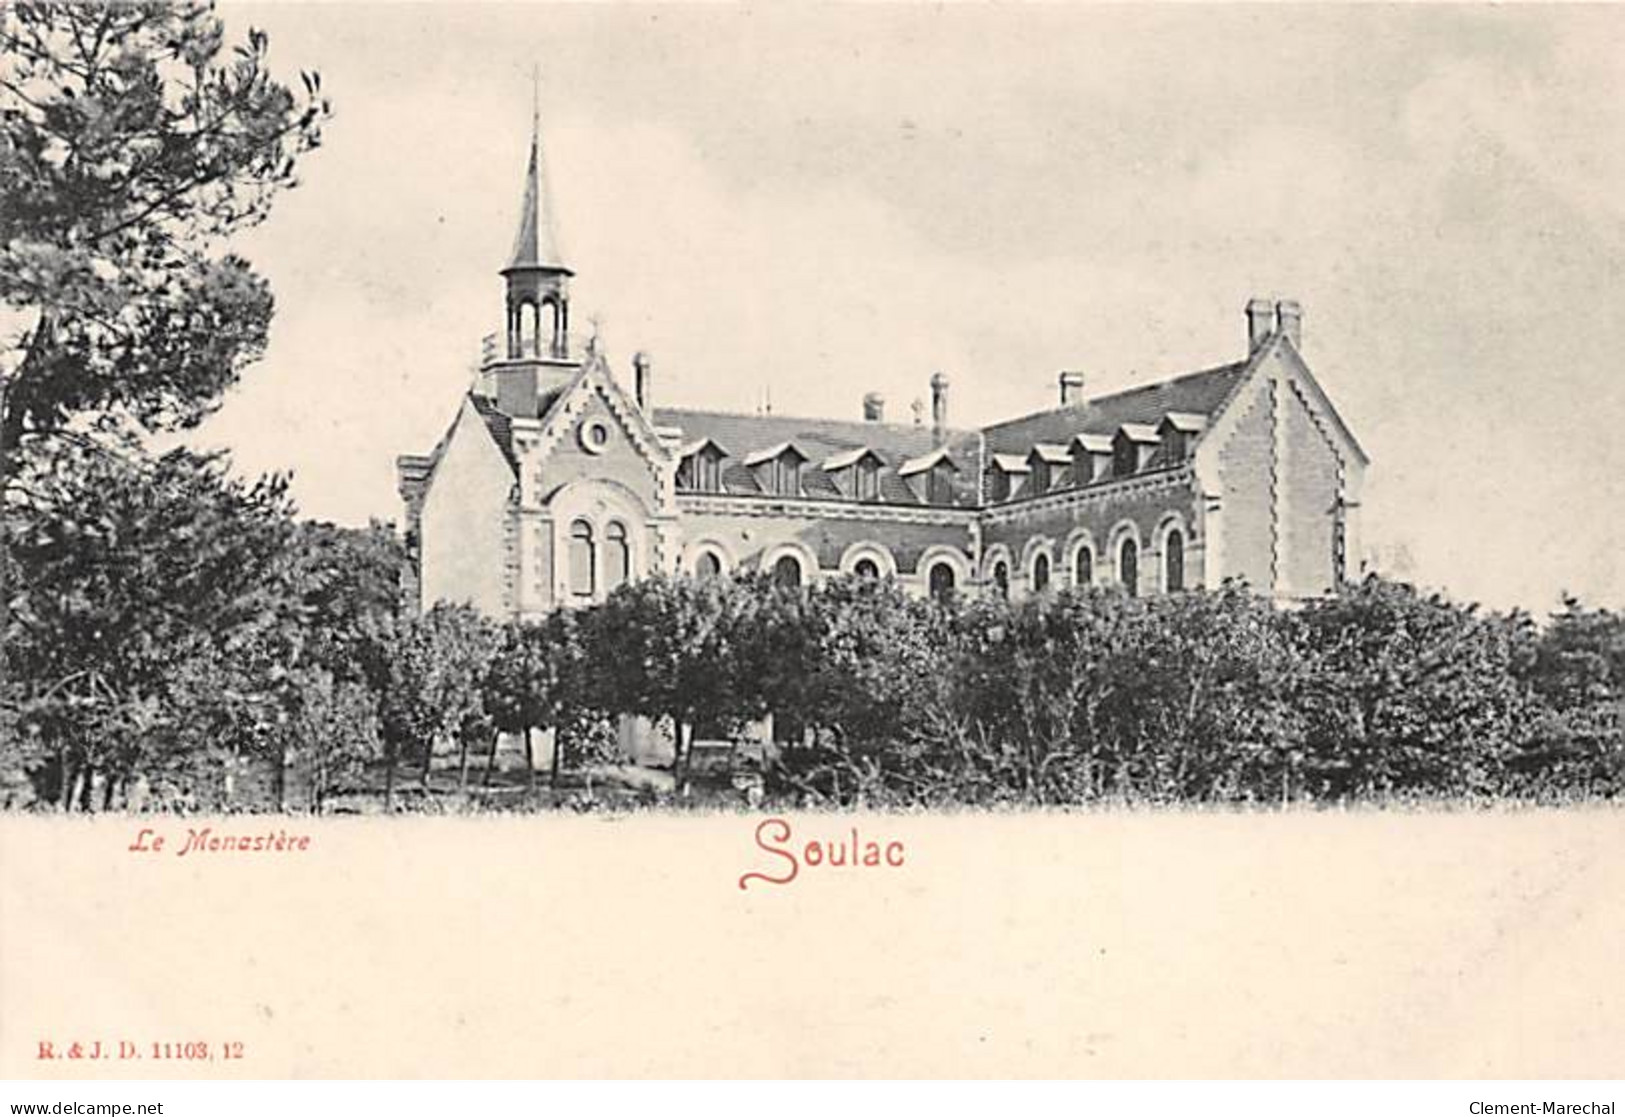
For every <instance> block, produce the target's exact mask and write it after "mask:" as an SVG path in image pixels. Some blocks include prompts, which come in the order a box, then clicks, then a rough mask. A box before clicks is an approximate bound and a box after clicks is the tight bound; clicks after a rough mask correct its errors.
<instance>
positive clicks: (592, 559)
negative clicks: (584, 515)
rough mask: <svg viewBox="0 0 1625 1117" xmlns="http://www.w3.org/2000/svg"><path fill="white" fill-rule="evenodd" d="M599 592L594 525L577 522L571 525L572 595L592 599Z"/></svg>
mask: <svg viewBox="0 0 1625 1117" xmlns="http://www.w3.org/2000/svg"><path fill="white" fill-rule="evenodd" d="M597 592H598V545H597V542H596V541H595V539H594V538H593V532H592V525H591V524H590V523H588V522H587V521H586V520H577V521H576V522H575V523H573V524H571V525H570V593H571V595H572V596H575V597H592V596H593V595H594V594H596V593H597Z"/></svg>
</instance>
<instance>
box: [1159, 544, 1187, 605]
mask: <svg viewBox="0 0 1625 1117" xmlns="http://www.w3.org/2000/svg"><path fill="white" fill-rule="evenodd" d="M1162 569H1163V581H1164V582H1165V583H1167V586H1168V592H1169V593H1178V592H1179V591H1180V590H1182V589H1184V588H1185V535H1184V533H1183V532H1181V531H1180V530H1179V529H1178V528H1175V529H1174V530H1173V531H1170V532H1169V533H1168V537H1167V539H1165V540H1164V541H1163V544H1162Z"/></svg>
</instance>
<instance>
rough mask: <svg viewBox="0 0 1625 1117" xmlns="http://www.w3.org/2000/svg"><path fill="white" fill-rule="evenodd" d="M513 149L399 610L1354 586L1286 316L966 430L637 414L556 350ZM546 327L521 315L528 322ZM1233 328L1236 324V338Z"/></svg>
mask: <svg viewBox="0 0 1625 1117" xmlns="http://www.w3.org/2000/svg"><path fill="white" fill-rule="evenodd" d="M539 163H540V150H539V145H538V144H537V143H536V141H535V140H534V139H533V146H532V153H531V163H530V170H529V173H528V175H527V182H526V202H525V206H526V209H525V213H524V216H523V217H522V219H521V223H520V232H519V239H518V241H517V242H516V246H515V250H514V254H513V256H512V258H511V259H510V261H509V264H508V266H507V267H506V268H504V269H503V271H502V275H503V277H504V280H505V282H506V285H507V293H506V305H507V308H508V310H507V329H506V332H505V338H504V342H505V343H504V344H503V345H502V347H501V349H500V351H499V350H498V349H497V348H496V346H495V345H494V344H493V345H492V346H491V347H490V350H489V351H488V355H487V359H486V361H485V362H484V365H483V367H482V369H481V371H480V373H479V375H478V377H477V378H476V381H475V383H474V385H473V386H472V387H471V389H470V392H469V394H468V395H467V396H466V397H465V399H464V401H463V403H462V405H461V406H460V409H459V411H458V414H457V417H456V419H455V421H454V422H453V424H452V426H451V428H450V429H449V430H448V432H447V434H446V436H445V437H444V438H443V439H442V440H441V442H440V444H439V445H438V446H437V447H436V448H435V449H434V450H433V451H432V452H431V453H429V454H427V455H421V456H418V455H412V456H405V457H402V458H401V459H400V460H399V478H400V491H401V495H402V498H403V500H404V503H405V507H406V524H407V535H408V543H409V548H410V551H411V553H412V555H413V559H414V564H413V565H414V569H413V571H412V578H413V583H412V591H413V593H414V594H415V595H416V597H417V600H418V601H419V602H420V603H421V604H422V605H425V606H426V605H428V604H430V603H432V602H434V601H440V600H451V601H468V602H470V603H472V604H473V605H474V606H475V607H477V608H479V609H481V610H483V611H485V612H487V613H490V614H491V615H494V616H500V617H510V616H520V617H527V616H537V615H540V614H541V613H544V612H545V611H547V610H549V609H553V608H556V607H559V606H561V605H574V604H585V603H589V602H591V601H595V600H599V599H601V598H602V597H603V596H604V595H605V594H606V593H608V592H610V591H611V590H612V589H613V588H614V587H615V586H616V585H618V584H620V583H621V582H622V581H625V580H627V579H631V578H637V577H642V576H645V575H647V574H649V573H652V572H656V571H664V572H668V573H678V572H691V573H700V574H706V573H719V572H722V571H726V570H729V569H735V568H743V569H758V570H762V571H766V572H771V573H773V574H774V576H776V577H780V578H783V579H785V580H787V581H795V582H798V583H809V582H816V581H818V580H821V579H825V578H829V577H835V576H841V575H857V576H878V577H896V578H897V579H899V580H900V581H901V583H902V584H903V585H904V586H906V587H908V588H909V589H910V590H911V591H913V592H917V593H922V594H924V593H930V592H942V591H946V590H948V589H952V590H954V591H956V592H973V593H974V592H994V593H1008V594H1010V595H1013V596H1021V595H1024V594H1031V593H1040V592H1046V591H1047V590H1050V589H1055V588H1061V587H1067V586H1074V585H1077V584H1079V583H1080V581H1082V580H1085V579H1087V580H1088V581H1089V582H1090V583H1091V584H1096V585H1121V586H1125V587H1126V588H1128V589H1129V590H1130V591H1131V592H1136V593H1160V592H1177V591H1179V590H1182V589H1194V588H1199V587H1214V586H1217V585H1219V584H1220V583H1221V582H1223V581H1224V580H1226V579H1230V578H1236V579H1241V580H1244V581H1246V582H1247V583H1248V584H1249V585H1250V586H1252V587H1253V588H1254V589H1255V590H1257V591H1258V592H1261V593H1267V594H1270V595H1273V596H1275V597H1277V598H1281V599H1294V598H1302V597H1307V596H1313V595H1320V594H1326V593H1330V592H1333V591H1335V589H1336V588H1337V586H1338V585H1339V584H1340V583H1341V582H1342V581H1343V580H1344V579H1345V578H1347V577H1350V576H1352V575H1354V574H1356V573H1357V572H1356V571H1350V570H1349V569H1347V567H1346V557H1345V556H1347V555H1349V554H1357V553H1358V550H1357V546H1358V544H1357V538H1356V536H1357V526H1358V525H1357V513H1358V509H1359V494H1360V486H1361V482H1362V479H1363V474H1364V470H1365V466H1366V457H1365V455H1364V453H1363V452H1362V451H1361V449H1360V447H1359V445H1358V443H1357V442H1356V441H1355V440H1354V438H1353V436H1352V434H1350V432H1349V431H1348V429H1347V428H1346V427H1345V426H1344V424H1343V422H1342V420H1341V419H1340V418H1339V417H1338V415H1337V413H1336V411H1335V409H1333V407H1332V405H1331V403H1330V402H1329V400H1328V399H1327V397H1326V395H1325V393H1324V391H1323V390H1322V388H1321V386H1320V384H1319V383H1318V381H1317V380H1316V379H1315V378H1314V376H1313V375H1312V374H1311V372H1310V371H1309V368H1308V366H1307V365H1306V364H1305V363H1304V361H1303V358H1302V356H1301V353H1300V345H1301V339H1302V334H1301V330H1302V320H1303V313H1302V310H1301V308H1299V307H1298V305H1297V304H1296V303H1291V302H1282V303H1279V304H1276V303H1270V302H1268V301H1265V300H1258V299H1255V300H1252V301H1251V302H1250V303H1249V304H1248V306H1247V330H1246V332H1245V334H1243V335H1242V336H1240V337H1238V342H1239V343H1243V344H1242V345H1238V348H1242V347H1243V346H1244V354H1245V355H1244V356H1243V358H1242V359H1241V360H1239V361H1236V362H1235V363H1232V364H1228V365H1223V366H1219V367H1215V368H1211V369H1205V370H1202V371H1199V372H1194V373H1190V374H1187V375H1185V376H1179V377H1174V378H1172V379H1169V380H1164V381H1160V382H1158V383H1155V384H1150V385H1146V386H1143V387H1139V388H1135V389H1131V390H1129V391H1126V392H1119V393H1115V394H1113V395H1108V396H1101V397H1095V398H1089V397H1088V396H1087V395H1086V394H1085V391H1084V378H1083V376H1082V375H1081V374H1079V373H1077V372H1075V371H1068V372H1064V373H1062V374H1061V376H1060V395H1059V398H1058V400H1057V406H1056V407H1055V408H1052V409H1048V410H1045V411H1042V412H1038V413H1035V414H1032V415H1027V416H1022V417H1020V418H1017V419H1013V420H1009V421H1007V422H1002V423H997V424H994V425H992V426H988V427H982V428H974V429H963V430H962V429H955V428H952V427H950V426H949V424H948V381H947V378H946V377H945V376H943V375H942V374H940V373H939V374H936V375H935V376H933V377H932V378H931V381H930V387H931V394H932V407H931V415H930V420H929V423H927V421H926V418H925V416H923V415H920V416H918V417H917V418H916V419H915V421H914V422H913V423H911V424H897V423H887V422H884V421H883V420H882V418H881V416H882V414H883V401H881V400H880V399H879V398H878V397H874V396H871V397H868V398H866V399H865V400H864V407H863V414H864V419H863V420H861V421H858V420H854V421H845V420H832V419H798V418H789V417H784V416H774V415H729V414H718V413H714V412H702V411H694V410H685V409H674V408H657V407H656V406H655V405H654V399H653V397H654V395H655V375H654V370H653V366H652V363H651V362H650V361H649V360H648V358H647V357H645V356H644V355H642V354H639V355H638V357H636V358H635V359H634V367H633V370H632V373H633V375H632V376H631V377H630V380H631V382H632V383H633V384H634V385H635V388H634V390H632V391H628V390H627V389H626V388H624V387H623V386H622V382H621V381H620V380H618V379H617V378H616V377H615V376H613V375H612V374H611V370H610V368H609V366H608V364H607V362H606V360H605V359H604V357H603V355H602V353H601V352H599V351H597V348H596V346H595V345H593V344H589V345H588V346H586V347H585V349H584V350H579V351H578V349H577V347H576V346H574V345H573V344H572V341H571V338H570V336H569V333H568V323H569V290H568V281H569V279H570V277H571V276H572V274H573V273H571V272H570V270H569V269H568V268H567V267H565V266H564V265H563V264H562V263H561V262H560V261H559V260H558V259H557V252H556V249H555V248H554V247H553V246H554V243H555V241H554V238H553V236H552V233H551V229H550V223H549V220H548V216H547V213H546V211H545V198H544V197H543V196H542V191H541V187H540V180H539V177H538V175H539V171H538V167H539ZM544 311H545V313H544ZM1239 332H1240V331H1238V333H1239Z"/></svg>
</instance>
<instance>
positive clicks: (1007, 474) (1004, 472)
mask: <svg viewBox="0 0 1625 1117" xmlns="http://www.w3.org/2000/svg"><path fill="white" fill-rule="evenodd" d="M1029 472H1030V471H1029V469H1028V467H1027V459H1026V458H1024V457H1022V456H1021V455H1019V454H994V455H993V475H992V477H991V478H989V484H990V486H991V488H992V493H991V494H990V495H991V496H992V498H993V499H994V500H1010V499H1012V498H1013V497H1015V496H1017V495H1021V494H1022V489H1023V485H1024V483H1025V481H1026V479H1027V474H1028V473H1029Z"/></svg>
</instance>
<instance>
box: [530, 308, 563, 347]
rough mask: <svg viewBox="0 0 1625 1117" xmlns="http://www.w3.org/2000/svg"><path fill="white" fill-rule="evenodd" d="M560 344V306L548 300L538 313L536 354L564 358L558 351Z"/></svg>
mask: <svg viewBox="0 0 1625 1117" xmlns="http://www.w3.org/2000/svg"><path fill="white" fill-rule="evenodd" d="M558 342H559V304H558V303H557V302H556V301H555V300H553V299H548V300H547V301H546V302H544V303H542V305H541V307H540V309H538V310H537V312H536V354H537V355H538V356H551V357H559V356H563V354H562V353H560V352H559V351H558Z"/></svg>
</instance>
